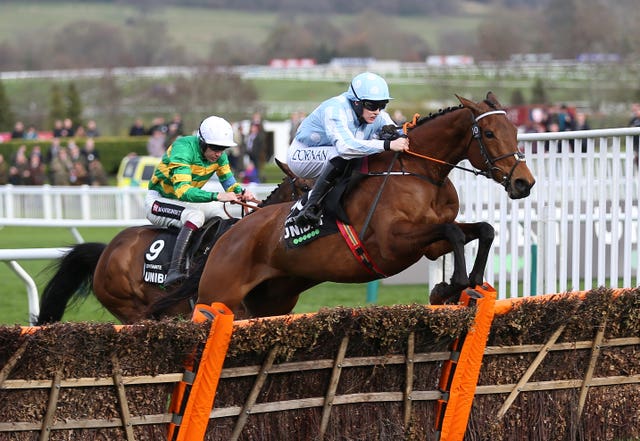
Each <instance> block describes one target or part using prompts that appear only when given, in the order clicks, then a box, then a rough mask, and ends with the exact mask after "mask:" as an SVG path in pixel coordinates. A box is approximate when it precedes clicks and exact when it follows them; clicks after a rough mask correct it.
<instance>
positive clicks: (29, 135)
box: [24, 126, 38, 139]
mask: <svg viewBox="0 0 640 441" xmlns="http://www.w3.org/2000/svg"><path fill="white" fill-rule="evenodd" d="M24 139H38V131H37V130H36V128H35V126H29V128H28V129H27V131H26V132H25V133H24Z"/></svg>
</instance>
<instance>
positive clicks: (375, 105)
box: [362, 100, 389, 112]
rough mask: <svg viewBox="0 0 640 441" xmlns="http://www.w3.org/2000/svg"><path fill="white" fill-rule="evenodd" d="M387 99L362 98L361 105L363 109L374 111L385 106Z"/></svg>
mask: <svg viewBox="0 0 640 441" xmlns="http://www.w3.org/2000/svg"><path fill="white" fill-rule="evenodd" d="M388 102H389V101H387V100H384V101H370V100H363V101H362V107H364V108H365V109H367V110H369V111H371V112H375V111H376V110H382V109H384V108H385V107H387V103H388Z"/></svg>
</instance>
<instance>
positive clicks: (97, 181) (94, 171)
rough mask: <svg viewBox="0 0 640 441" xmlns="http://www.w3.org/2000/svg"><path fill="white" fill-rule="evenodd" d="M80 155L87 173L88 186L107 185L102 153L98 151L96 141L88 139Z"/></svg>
mask: <svg viewBox="0 0 640 441" xmlns="http://www.w3.org/2000/svg"><path fill="white" fill-rule="evenodd" d="M80 154H81V156H82V162H83V165H84V167H85V170H86V171H87V184H89V185H107V174H106V173H105V171H104V167H103V165H102V162H101V161H100V153H99V152H98V150H96V141H95V139H93V138H87V141H86V142H85V145H84V148H83V149H82V150H81V152H80Z"/></svg>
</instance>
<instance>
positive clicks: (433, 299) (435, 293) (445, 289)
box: [429, 282, 451, 305]
mask: <svg viewBox="0 0 640 441" xmlns="http://www.w3.org/2000/svg"><path fill="white" fill-rule="evenodd" d="M450 287H451V285H449V284H448V283H446V282H440V283H438V284H437V285H436V286H434V287H433V289H432V290H431V295H430V296H429V303H430V304H432V305H444V304H445V302H446V300H447V298H449V297H450V296H451V294H450V293H449V290H450Z"/></svg>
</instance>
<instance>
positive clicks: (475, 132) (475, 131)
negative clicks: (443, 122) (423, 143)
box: [402, 110, 525, 187]
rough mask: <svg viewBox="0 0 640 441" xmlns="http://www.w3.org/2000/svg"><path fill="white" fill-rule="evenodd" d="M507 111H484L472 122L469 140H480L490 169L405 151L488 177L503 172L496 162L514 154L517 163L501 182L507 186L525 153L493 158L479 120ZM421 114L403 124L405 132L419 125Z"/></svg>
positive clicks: (482, 151) (481, 151)
mask: <svg viewBox="0 0 640 441" xmlns="http://www.w3.org/2000/svg"><path fill="white" fill-rule="evenodd" d="M506 114H507V112H506V111H504V110H491V111H489V112H485V113H482V114H480V115H478V116H477V117H475V118H473V116H472V118H473V121H472V124H471V139H470V140H469V143H471V141H473V140H474V139H475V140H476V141H478V145H479V146H480V153H481V154H482V157H483V158H484V161H485V164H487V166H488V170H477V169H475V168H467V167H463V166H460V165H458V164H452V163H450V162H447V161H443V160H441V159H438V158H434V157H431V156H427V155H423V154H421V153H417V152H414V151H411V150H406V151H405V152H404V153H406V154H409V155H412V156H415V157H418V158H422V159H426V160H428V161H432V162H435V163H438V164H442V165H447V166H449V167H452V168H457V169H459V170H463V171H466V172H469V173H473V174H474V175H475V176H478V175H482V176H484V177H486V178H489V179H491V176H492V173H493V172H494V171H496V170H498V171H500V172H502V170H500V169H499V168H497V167H496V166H495V163H496V162H498V161H500V160H502V159H505V158H509V157H511V156H514V157H515V158H516V163H515V164H514V165H513V167H512V168H511V170H509V173H507V174H505V175H504V177H503V178H502V182H500V184H501V185H502V186H504V187H507V186H508V185H509V182H510V181H511V176H513V172H514V171H515V169H516V167H517V166H518V164H520V163H521V162H524V161H525V159H524V154H523V153H522V152H514V153H507V154H505V155H502V156H498V157H497V158H492V157H491V156H489V152H488V151H487V148H486V147H485V145H484V143H483V142H482V131H481V130H480V127H479V126H478V121H480V120H481V119H482V118H485V117H487V116H490V115H505V116H506ZM418 117H419V115H418V114H417V113H416V114H415V115H414V116H413V120H412V121H411V122H406V123H404V124H403V125H402V130H403V132H404V133H405V135H406V134H407V133H408V131H409V130H410V129H413V128H414V127H415V126H416V125H417V120H418Z"/></svg>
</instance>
